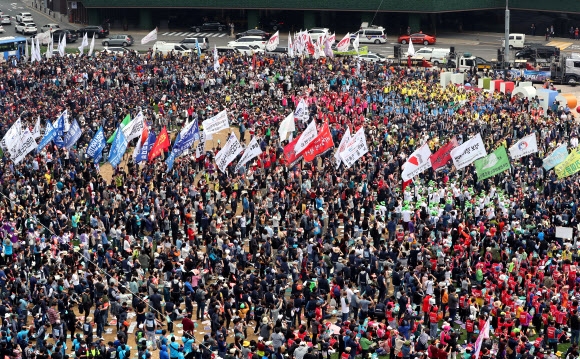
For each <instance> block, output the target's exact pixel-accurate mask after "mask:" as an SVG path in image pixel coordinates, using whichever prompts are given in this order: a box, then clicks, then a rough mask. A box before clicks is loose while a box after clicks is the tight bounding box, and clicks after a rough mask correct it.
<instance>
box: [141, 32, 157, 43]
mask: <svg viewBox="0 0 580 359" xmlns="http://www.w3.org/2000/svg"><path fill="white" fill-rule="evenodd" d="M155 40H157V28H155V29H153V31H151V32H150V33H148V34H147V35H146V36H145V37H144V38H142V39H141V45H145V44H146V43H148V42H150V41H155Z"/></svg>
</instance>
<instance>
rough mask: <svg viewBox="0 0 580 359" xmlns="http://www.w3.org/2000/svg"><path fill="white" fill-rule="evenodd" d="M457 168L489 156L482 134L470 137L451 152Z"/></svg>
mask: <svg viewBox="0 0 580 359" xmlns="http://www.w3.org/2000/svg"><path fill="white" fill-rule="evenodd" d="M450 155H451V159H452V160H453V165H454V166H455V169H457V170H460V169H462V168H463V167H466V166H468V165H470V164H471V163H473V162H474V161H475V160H477V159H479V158H482V157H485V156H487V152H486V151H485V145H484V144H483V140H482V139H481V134H479V133H478V134H477V135H476V136H474V137H472V138H470V139H469V140H467V141H465V142H463V143H462V144H461V145H459V146H457V147H455V148H454V149H452V150H451V152H450Z"/></svg>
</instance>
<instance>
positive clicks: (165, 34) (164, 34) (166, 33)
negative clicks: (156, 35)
mask: <svg viewBox="0 0 580 359" xmlns="http://www.w3.org/2000/svg"><path fill="white" fill-rule="evenodd" d="M161 35H162V36H167V35H169V33H168V32H164V33H163V34H161Z"/></svg>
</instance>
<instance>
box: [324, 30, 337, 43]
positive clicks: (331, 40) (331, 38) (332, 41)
mask: <svg viewBox="0 0 580 359" xmlns="http://www.w3.org/2000/svg"><path fill="white" fill-rule="evenodd" d="M326 41H328V42H330V45H331V46H332V45H334V43H335V42H336V32H335V33H334V34H332V35H329V36H328V37H327V38H326Z"/></svg>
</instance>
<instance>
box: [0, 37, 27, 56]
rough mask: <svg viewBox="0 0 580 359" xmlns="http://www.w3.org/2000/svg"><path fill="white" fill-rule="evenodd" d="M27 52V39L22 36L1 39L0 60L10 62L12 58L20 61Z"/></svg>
mask: <svg viewBox="0 0 580 359" xmlns="http://www.w3.org/2000/svg"><path fill="white" fill-rule="evenodd" d="M25 52H26V38H25V37H22V36H16V37H15V36H6V37H0V58H3V59H4V60H8V59H9V58H10V56H16V58H18V59H20V57H21V56H22V55H24V53H25Z"/></svg>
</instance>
